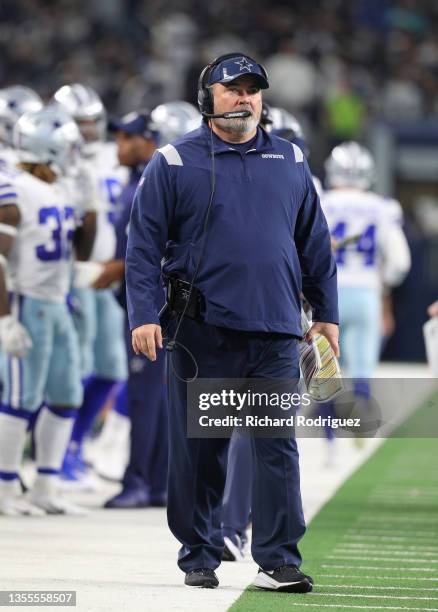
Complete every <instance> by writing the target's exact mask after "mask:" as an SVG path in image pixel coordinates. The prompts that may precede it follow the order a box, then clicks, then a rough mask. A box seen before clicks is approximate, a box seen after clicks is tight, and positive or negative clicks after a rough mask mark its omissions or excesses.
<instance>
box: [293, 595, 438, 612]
mask: <svg viewBox="0 0 438 612" xmlns="http://www.w3.org/2000/svg"><path fill="white" fill-rule="evenodd" d="M308 597H312V595H308ZM287 605H288V606H306V607H308V606H312V607H314V608H337V609H338V608H349V609H352V608H353V609H355V610H421V611H422V612H423V611H427V610H429V612H438V608H407V607H405V606H373V607H371V606H353V605H350V606H349V605H348V604H347V605H343V604H317V603H293V602H290V601H288V602H287Z"/></svg>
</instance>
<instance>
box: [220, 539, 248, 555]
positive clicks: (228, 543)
mask: <svg viewBox="0 0 438 612" xmlns="http://www.w3.org/2000/svg"><path fill="white" fill-rule="evenodd" d="M224 543H225V546H226V547H227V548H228V550H229V551H230V553H231V554H232V555H233V557H234V561H243V559H244V556H243V553H242V551H241V550H240V548H239V547H238V546H236V545H235V544H234V542H233V541H232V540H231V539H230V538H227V536H225V537H224Z"/></svg>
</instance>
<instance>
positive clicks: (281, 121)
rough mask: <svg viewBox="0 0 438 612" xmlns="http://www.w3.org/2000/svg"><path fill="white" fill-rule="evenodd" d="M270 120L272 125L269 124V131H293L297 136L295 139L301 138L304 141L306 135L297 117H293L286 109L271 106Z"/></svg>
mask: <svg viewBox="0 0 438 612" xmlns="http://www.w3.org/2000/svg"><path fill="white" fill-rule="evenodd" d="M269 119H270V121H271V123H269V124H268V130H269V131H272V130H284V131H291V132H293V133H294V134H295V138H301V139H303V140H304V133H303V130H302V128H301V125H300V123H299V121H298V119H297V118H296V117H294V116H293V115H291V113H289V112H288V111H287V110H284V108H277V107H275V106H271V107H270V108H269Z"/></svg>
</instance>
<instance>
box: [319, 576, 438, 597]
mask: <svg viewBox="0 0 438 612" xmlns="http://www.w3.org/2000/svg"><path fill="white" fill-rule="evenodd" d="M326 576H329V574H326V575H325V576H324V578H325V577H326ZM331 577H332V578H334V576H333V575H332V576H331ZM349 577H350V576H338V578H349ZM355 578H360V576H355ZM364 578H366V576H364ZM368 578H369V576H368ZM390 580H394V576H391V578H390ZM318 587H329V588H331V589H373V591H374V590H376V589H377V590H379V589H381V590H382V591H387V590H388V589H389V590H393V591H433V592H434V593H436V592H438V587H431V588H429V589H425V588H424V587H421V589H419V588H418V587H398V586H392V585H389V584H387V585H385V586H374V585H372V586H364V585H361V584H322V583H321V582H320V581H319V580H318Z"/></svg>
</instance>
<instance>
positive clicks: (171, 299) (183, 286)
mask: <svg viewBox="0 0 438 612" xmlns="http://www.w3.org/2000/svg"><path fill="white" fill-rule="evenodd" d="M189 297H190V301H189V303H188V305H187V309H186V310H185V311H184V309H185V308H186V304H187V300H188V299H189ZM166 301H167V304H168V306H169V308H170V310H171V311H172V312H176V313H177V314H182V313H183V312H184V316H186V317H189V318H190V319H197V320H202V316H201V313H202V312H203V310H204V308H203V306H204V298H203V295H202V293H201V292H200V291H199V289H197V288H196V287H193V289H192V292H191V295H190V283H189V282H187V281H184V280H181V279H180V278H169V279H168V284H167V300H166Z"/></svg>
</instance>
